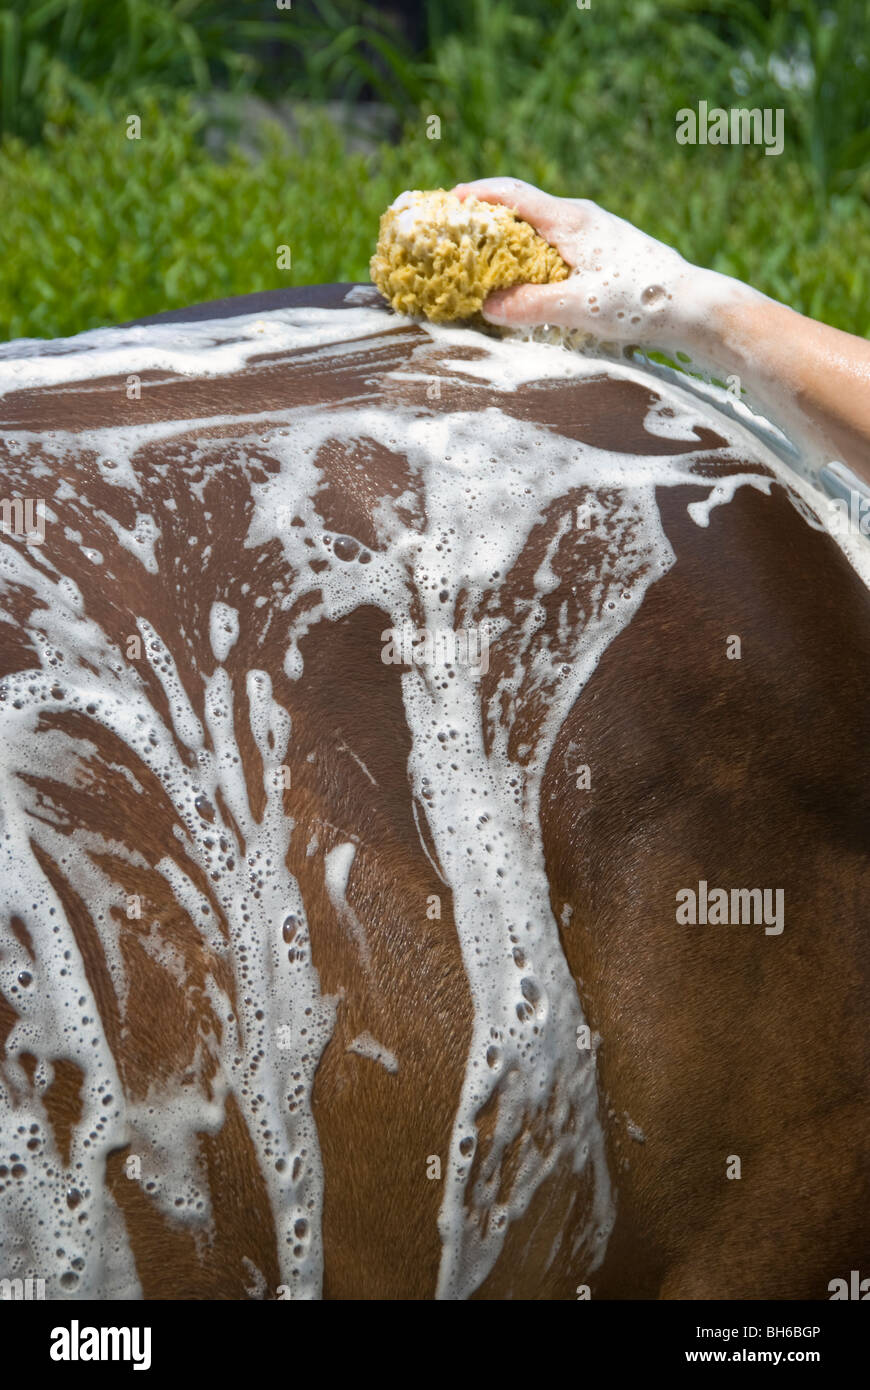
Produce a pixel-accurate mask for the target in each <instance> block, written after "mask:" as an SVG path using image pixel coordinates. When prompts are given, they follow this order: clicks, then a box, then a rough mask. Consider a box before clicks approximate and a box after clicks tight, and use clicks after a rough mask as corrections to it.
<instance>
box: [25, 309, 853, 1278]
mask: <svg viewBox="0 0 870 1390" xmlns="http://www.w3.org/2000/svg"><path fill="white" fill-rule="evenodd" d="M258 313H259V314H261V315H262V317H261V318H260V319H259V320H258V319H257V317H256V316H257V314H258ZM0 385H2V386H3V388H4V390H5V395H4V396H3V404H2V468H3V481H2V484H0V494H2V498H3V499H5V504H4V515H3V521H4V526H3V535H2V545H0V550H2V566H0V580H2V616H3V625H2V627H0V634H2V641H0V659H2V671H0V675H2V704H0V709H2V712H3V721H4V738H3V753H2V758H0V767H2V777H3V791H2V802H3V806H2V816H3V832H2V852H3V866H2V873H3V880H2V884H3V886H2V894H3V902H2V916H0V1118H2V1129H0V1277H2V1278H26V1277H27V1276H28V1275H30V1276H35V1277H45V1278H46V1279H47V1286H48V1287H47V1293H48V1297H50V1298H51V1297H55V1298H58V1297H72V1298H76V1297H86V1296H96V1297H104V1298H114V1297H127V1296H134V1297H135V1296H144V1297H145V1298H170V1299H180V1298H187V1299H189V1298H194V1299H209V1298H218V1299H234V1298H249V1297H254V1298H276V1297H277V1298H283V1297H294V1296H300V1297H306V1296H307V1297H310V1296H317V1295H318V1294H319V1293H321V1292H322V1294H323V1296H324V1297H327V1298H363V1299H397V1298H414V1299H425V1298H431V1297H434V1296H435V1295H436V1293H437V1294H439V1295H440V1296H442V1297H447V1298H459V1297H467V1296H473V1297H480V1298H490V1299H507V1298H531V1299H549V1298H555V1299H573V1298H576V1297H578V1296H579V1297H585V1296H588V1295H590V1294H591V1296H592V1297H593V1298H657V1297H660V1298H672V1299H679V1298H737V1299H751V1298H779V1299H799V1298H816V1299H818V1298H827V1297H829V1292H828V1285H829V1282H830V1281H831V1280H833V1279H835V1278H841V1277H844V1278H846V1279H848V1277H849V1272H850V1270H852V1269H855V1268H862V1267H863V1268H864V1269H865V1270H866V1266H867V1256H868V1243H867V1233H868V1227H867V1210H868V1202H867V1189H866V1176H867V1165H866V1158H867V1145H866V1138H867V1125H866V1112H865V1108H864V1105H863V1090H864V1085H865V1082H866V1076H867V1065H868V1056H867V1043H866V1028H865V1027H864V1017H865V1015H866V1006H867V972H866V964H865V961H866V950H865V949H864V939H863V931H862V928H863V923H864V921H865V918H866V913H867V908H866V904H867V902H868V901H870V867H868V857H867V841H868V826H870V775H868V767H867V756H866V752H867V748H868V746H870V706H868V700H867V698H866V688H867V678H868V671H870V594H868V590H867V588H866V586H865V584H864V582H863V581H862V579H861V578H860V577H859V575H858V573H857V572H856V570H855V568H853V565H852V564H851V563H850V561H849V559H848V558H847V556H846V554H845V553H844V551H843V549H842V548H841V547H840V545H839V544H838V543H837V541H836V539H835V538H833V537H832V536H831V535H830V534H829V533H828V532H827V530H826V529H825V527H824V524H823V510H824V504H823V502H821V501H819V502H818V503H817V504H815V505H814V504H813V501H812V497H811V494H810V491H809V490H808V488H807V487H806V486H805V485H804V484H801V483H800V482H799V480H798V479H797V477H796V476H795V477H794V478H791V477H790V476H789V473H788V469H787V468H785V467H784V466H783V465H780V464H779V463H778V460H777V458H776V457H775V456H774V455H773V454H772V453H771V451H770V448H769V447H768V445H767V444H766V443H764V442H763V441H761V440H756V439H754V437H753V435H752V434H751V433H750V432H749V430H748V429H747V428H746V427H745V426H744V425H742V424H740V423H739V422H737V423H735V422H734V421H733V420H730V419H729V418H727V416H726V415H725V413H724V412H722V411H720V410H718V409H717V407H716V406H715V405H713V404H710V403H709V402H707V401H699V400H698V399H696V398H695V397H694V396H693V394H692V391H691V390H690V389H689V388H688V386H685V387H682V386H680V385H679V384H678V383H677V384H673V383H670V384H668V383H666V382H664V381H657V380H656V379H655V378H653V377H652V376H650V375H648V374H644V372H642V371H640V370H637V369H635V368H633V367H630V366H628V365H626V364H624V363H617V362H606V361H603V360H602V361H599V362H593V361H591V360H588V359H581V358H579V357H577V356H576V355H574V354H571V353H568V352H566V351H565V350H564V349H560V348H558V347H555V346H548V345H545V344H531V345H524V344H522V343H517V342H502V341H500V340H496V339H489V338H487V337H484V336H482V335H480V334H476V333H474V332H472V331H470V330H437V331H430V330H427V329H424V328H423V327H419V326H416V325H412V324H410V323H408V322H407V321H404V320H399V319H396V318H394V317H393V316H391V315H388V314H387V313H386V312H385V311H384V310H383V309H382V308H380V307H379V306H378V305H377V304H375V303H374V302H373V301H372V298H371V296H370V294H368V293H367V292H366V291H361V290H359V289H358V290H356V291H350V293H349V287H348V286H334V287H325V288H322V289H319V290H316V291H307V292H289V293H286V294H275V295H267V296H250V297H248V298H247V299H245V300H239V301H230V302H228V303H225V304H219V305H215V306H203V307H202V309H200V310H199V311H190V312H189V313H187V314H182V315H166V316H163V317H162V319H161V320H159V321H157V322H154V323H152V324H149V325H145V326H141V327H134V328H127V329H121V330H112V331H102V332H100V333H97V334H96V335H86V336H85V337H84V338H82V339H81V340H72V341H70V342H68V343H64V344H52V343H47V344H45V345H30V346H29V347H28V348H22V349H18V350H17V351H16V350H14V349H8V350H7V352H6V355H5V356H4V357H2V358H0ZM16 504H17V505H16ZM28 504H30V505H29V509H28ZM37 504H38V505H37Z"/></svg>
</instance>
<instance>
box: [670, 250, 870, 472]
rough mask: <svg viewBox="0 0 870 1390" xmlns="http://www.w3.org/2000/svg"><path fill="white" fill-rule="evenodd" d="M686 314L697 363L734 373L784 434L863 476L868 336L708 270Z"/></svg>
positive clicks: (868, 468) (868, 453) (867, 447)
mask: <svg viewBox="0 0 870 1390" xmlns="http://www.w3.org/2000/svg"><path fill="white" fill-rule="evenodd" d="M686 319H687V322H686V339H687V342H686V345H687V347H688V349H689V351H690V352H691V353H692V355H693V360H694V361H695V362H696V363H697V364H698V365H700V366H703V367H704V368H705V369H706V370H708V371H709V370H713V371H715V372H716V374H717V375H718V376H720V377H723V378H725V377H728V376H733V375H736V376H737V377H738V378H739V380H740V385H741V386H742V387H743V388H745V389H746V392H747V396H748V397H749V399H750V401H752V400H754V401H756V402H757V404H758V405H759V406H760V407H761V408H762V409H763V410H764V411H765V413H766V414H768V415H769V416H770V417H771V418H772V419H773V420H774V421H775V423H777V424H779V425H781V426H782V428H783V429H784V430H785V431H786V433H788V434H792V435H793V434H794V433H795V432H796V430H797V432H799V433H801V434H802V436H803V441H802V442H809V443H810V445H811V447H813V449H814V452H817V453H818V455H819V457H820V458H821V459H822V461H826V462H830V461H833V460H835V459H839V460H840V461H842V462H843V463H846V464H848V465H849V467H851V468H852V469H853V470H854V471H855V472H856V473H858V474H859V475H860V476H861V477H863V478H865V479H866V480H867V481H868V482H870V343H868V342H867V341H865V340H864V339H863V338H857V337H853V336H852V335H851V334H849V333H842V332H840V330H839V329H836V328H830V327H828V326H827V325H826V324H822V323H817V322H816V321H815V320H814V319H809V318H805V317H804V316H803V315H802V314H799V313H797V312H796V311H795V310H794V309H789V308H788V307H787V306H786V305H785V304H779V303H777V301H776V300H773V299H768V298H767V297H766V296H765V295H763V294H760V293H759V292H758V291H757V290H753V289H750V288H749V286H747V285H743V284H741V283H740V282H739V281H736V280H730V279H729V278H728V277H727V276H723V275H716V274H714V273H713V272H710V271H704V272H701V281H700V282H699V293H698V295H697V296H696V297H695V300H694V303H693V305H692V306H687V310H686ZM795 442H798V441H797V440H796V441H795Z"/></svg>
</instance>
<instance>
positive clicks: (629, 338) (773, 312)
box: [453, 178, 870, 482]
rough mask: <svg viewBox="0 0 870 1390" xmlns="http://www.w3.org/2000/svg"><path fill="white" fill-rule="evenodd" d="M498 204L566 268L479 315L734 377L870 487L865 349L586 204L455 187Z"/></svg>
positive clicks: (493, 182)
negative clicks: (565, 274)
mask: <svg viewBox="0 0 870 1390" xmlns="http://www.w3.org/2000/svg"><path fill="white" fill-rule="evenodd" d="M453 191H454V192H455V193H456V194H458V196H459V197H460V198H461V197H464V196H465V195H467V194H468V193H474V194H475V195H476V196H477V197H478V198H481V199H483V200H485V201H488V202H495V203H503V204H505V205H506V206H508V207H511V208H513V209H514V210H515V211H516V212H517V213H518V214H519V216H520V217H522V218H524V219H525V220H526V221H527V222H530V223H531V224H532V226H533V227H535V228H536V229H537V231H539V232H540V234H541V235H542V236H543V237H544V238H545V239H546V240H547V241H549V242H550V244H551V245H553V246H555V247H556V249H557V250H558V251H559V252H560V253H561V255H562V256H563V257H564V259H565V260H566V261H567V262H568V264H569V265H571V266H573V267H574V268H575V272H576V273H575V274H573V275H572V276H571V277H570V278H569V279H568V280H564V281H562V282H561V283H560V284H552V285H519V286H517V287H515V288H514V289H510V290H501V291H499V292H498V293H497V294H493V295H490V297H489V298H488V299H487V301H486V304H485V306H484V310H483V312H484V315H485V317H486V318H488V319H489V320H490V321H491V322H492V323H496V324H500V325H503V326H506V327H507V326H510V327H522V326H531V325H533V324H542V323H550V324H555V325H557V326H560V327H563V328H573V329H580V330H584V331H586V332H589V333H591V334H593V335H594V336H595V337H596V338H597V339H599V340H600V341H605V342H612V343H616V344H622V345H628V344H636V345H637V346H639V347H645V348H650V349H653V348H658V349H660V350H662V351H665V352H671V353H674V352H678V351H679V352H687V353H689V355H690V356H691V358H692V366H693V367H695V368H698V369H700V370H703V371H705V372H709V373H712V374H714V375H716V376H717V377H719V378H720V379H726V378H727V377H730V376H736V377H738V378H739V382H740V386H741V387H742V388H743V389H745V391H746V393H747V396H748V398H749V400H750V401H751V402H753V403H755V404H757V405H758V406H759V407H760V408H761V409H762V410H763V411H764V412H765V414H767V415H768V416H769V417H770V418H771V419H772V420H773V421H774V422H775V423H776V424H778V425H779V426H780V427H781V428H782V429H783V430H784V431H785V433H786V434H788V435H790V436H791V437H792V438H793V439H795V442H798V439H796V438H795V437H796V436H798V437H799V438H800V440H802V441H803V442H805V443H806V444H807V445H809V447H810V448H811V449H812V452H813V454H814V455H815V456H816V459H817V461H818V463H819V464H820V465H823V464H824V463H826V462H831V461H834V460H839V461H842V462H845V463H846V464H847V465H849V467H851V468H852V469H854V471H855V472H856V473H857V474H859V475H860V476H861V477H862V478H864V479H866V480H867V481H868V482H870V342H867V341H866V340H865V339H863V338H858V337H854V336H853V335H852V334H850V333H843V332H841V331H840V330H839V329H837V328H831V327H829V326H828V325H827V324H823V323H818V322H816V321H815V320H814V319H810V318H806V317H805V316H804V315H803V314H799V313H797V312H796V311H795V310H794V309H790V308H788V306H787V305H785V304H780V303H778V302H777V301H776V300H774V299H768V298H767V296H766V295H763V294H761V292H760V291H758V290H755V289H753V288H752V287H751V286H749V285H745V284H743V283H742V282H741V281H739V280H734V279H731V278H730V277H729V276H727V275H720V274H718V273H717V272H715V271H711V270H705V269H703V268H701V267H699V266H694V265H691V264H690V262H688V261H686V260H684V259H683V257H682V256H680V255H679V254H678V252H676V251H674V250H672V249H671V248H670V247H668V246H664V245H663V244H662V243H661V242H658V241H655V240H654V238H652V237H649V236H647V235H646V234H645V233H643V232H641V231H639V230H638V229H637V228H636V227H633V226H632V225H631V224H630V223H628V222H625V221H623V219H622V218H619V217H615V216H613V214H611V213H608V212H605V211H604V209H603V208H600V207H598V206H597V204H595V203H592V202H589V201H588V200H586V199H583V198H553V197H551V196H550V195H549V194H547V193H544V192H542V191H541V190H540V189H538V188H534V187H533V186H532V185H531V184H527V183H522V182H521V181H520V180H518V179H506V178H499V179H481V180H479V181H477V182H475V183H470V184H459V185H458V186H457V187H456V188H455V189H454V190H453Z"/></svg>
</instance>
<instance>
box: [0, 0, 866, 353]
mask: <svg viewBox="0 0 870 1390" xmlns="http://www.w3.org/2000/svg"><path fill="white" fill-rule="evenodd" d="M420 18H421V22H420V23H419V24H418V25H417V26H416V28H414V26H411V27H409V26H407V25H405V26H404V27H403V26H402V25H401V23H400V22H399V21H398V20H396V19H394V18H391V17H390V16H389V15H385V14H384V13H382V12H381V11H380V10H378V9H376V8H375V7H374V6H369V5H366V4H362V3H359V2H358V0H308V2H306V0H293V4H292V6H291V8H290V9H289V10H278V9H277V6H276V5H275V4H271V3H261V0H241V3H237V4H234V5H228V4H225V3H212V2H211V0H177V3H172V0H163V3H158V0H152V2H151V3H144V2H143V0H47V3H44V4H40V3H39V0H0V41H2V45H3V48H2V55H0V81H2V89H0V119H2V131H3V135H2V141H0V336H3V337H18V336H39V337H42V336H56V335H63V334H70V333H75V332H78V331H81V330H83V329H86V328H90V327H94V326H97V325H100V324H106V323H117V322H121V321H123V320H125V319H130V318H135V317H140V316H143V315H147V314H150V313H157V312H159V311H161V310H163V309H170V308H175V307H179V306H182V305H185V304H191V303H196V302H198V301H202V300H206V299H214V298H218V297H222V296H224V295H232V294H244V293H247V292H249V291H252V290H262V289H272V288H276V287H279V286H286V285H294V284H296V285H298V284H310V283H316V282H322V281H329V280H365V279H367V278H368V260H369V257H370V255H371V252H372V250H373V245H374V240H375V238H376V235H377V224H378V217H379V215H380V213H381V212H382V211H383V209H384V207H385V206H386V205H387V203H389V202H390V201H391V200H392V198H393V197H395V195H396V194H397V193H398V192H400V191H401V190H402V189H403V188H407V187H419V188H426V187H437V186H447V187H449V186H450V185H451V184H452V183H454V182H456V181H458V180H460V179H469V178H477V177H483V176H488V175H493V174H505V173H509V174H513V175H516V176H518V177H521V178H525V179H529V180H530V181H532V182H534V183H537V184H539V185H540V186H542V187H544V188H547V189H548V190H550V191H551V192H553V193H557V194H563V195H570V196H583V197H589V198H593V199H594V200H596V201H597V202H600V203H601V204H602V205H603V206H605V207H607V208H608V209H610V210H611V211H613V212H616V213H618V214H619V215H620V216H622V217H626V218H628V219H629V220H630V221H632V222H634V223H635V224H637V225H638V226H641V227H643V228H644V230H646V231H648V232H650V233H651V234H652V235H654V236H657V237H659V238H661V239H662V240H664V241H666V242H668V243H669V244H671V245H673V246H676V247H677V249H678V250H679V251H681V252H682V254H683V255H685V256H687V257H688V258H689V259H691V260H693V261H696V262H698V263H700V264H703V265H708V266H712V267H713V268H714V269H717V270H721V271H724V272H726V273H728V274H732V275H737V276H739V277H740V278H741V279H744V280H747V281H750V282H751V283H753V284H755V285H757V286H758V287H759V288H760V289H762V290H764V291H765V292H766V293H768V294H771V295H773V296H774V297H776V298H777V299H781V300H784V301H785V302H787V303H789V304H792V305H793V306H794V307H795V308H797V309H800V310H801V311H803V312H804V313H808V314H811V315H813V316H814V317H817V318H821V319H824V320H825V321H827V322H829V323H833V324H836V325H837V326H838V327H841V328H845V329H848V330H850V331H851V332H854V333H859V334H862V335H865V336H870V0H838V3H830V4H828V5H827V7H826V8H824V9H821V8H820V7H819V6H818V5H816V4H812V3H809V0H806V2H804V0H800V2H799V3H795V2H794V0H758V3H749V0H719V3H700V0H660V2H659V3H653V0H609V2H608V0H591V6H590V8H589V9H588V10H581V9H578V8H577V5H576V3H574V0H533V2H532V0H529V2H528V3H526V2H525V0H516V2H515V3H509V0H465V2H464V3H459V0H440V3H433V4H431V5H427V6H424V7H423V8H422V10H421V17H420ZM224 90H227V91H234V92H236V93H248V94H252V95H256V96H259V97H262V98H264V99H265V100H267V101H282V100H285V99H287V98H292V99H294V100H295V101H297V102H303V103H306V110H307V111H309V113H310V114H309V115H308V116H307V117H306V118H305V120H304V121H303V124H302V126H301V128H300V129H298V130H297V132H296V133H295V134H294V135H293V136H292V137H291V136H290V135H288V134H287V132H286V131H285V130H283V129H282V128H281V127H279V126H278V125H272V126H269V125H264V126H262V127H260V128H259V131H258V134H257V139H256V147H255V149H253V150H252V149H251V148H250V140H248V142H247V144H246V145H245V146H244V148H243V146H242V145H241V144H239V145H235V146H234V145H232V144H231V145H230V146H229V147H228V148H225V149H224V150H223V152H222V153H221V154H220V156H216V155H215V154H213V153H210V152H209V149H208V148H207V146H206V143H205V139H204V135H205V131H206V128H207V123H208V122H207V117H206V115H205V114H204V112H203V109H202V99H203V98H204V97H206V96H207V95H208V94H213V93H214V92H216V91H224ZM338 98H341V99H347V100H366V99H368V98H375V99H377V100H378V101H380V102H382V103H386V104H388V105H389V106H390V107H392V108H393V109H394V112H395V128H396V131H397V136H396V138H395V139H393V140H389V141H387V140H382V141H381V142H380V143H378V144H377V145H375V146H373V147H372V148H371V149H370V150H369V151H367V152H366V153H365V154H359V153H352V152H350V151H349V150H348V148H347V142H346V141H345V139H344V138H343V137H342V135H341V134H340V132H339V131H338V130H337V128H336V127H335V126H334V125H332V124H331V123H330V121H329V120H328V119H327V117H326V116H325V115H324V114H322V113H318V103H321V102H323V101H325V100H334V99H338ZM701 100H704V101H707V102H708V103H709V105H710V106H714V105H721V106H725V107H731V106H760V107H766V106H770V107H774V108H775V107H782V108H783V109H784V111H785V149H784V152H783V153H782V155H780V156H777V157H771V156H767V155H765V153H764V149H763V147H752V146H750V147H737V148H731V147H724V146H719V147H714V146H706V147H702V146H696V147H689V146H679V145H677V144H676V140H675V115H676V112H677V111H678V110H679V109H680V108H682V107H685V106H689V107H695V108H696V107H697V104H698V102H699V101H701ZM131 114H136V115H138V116H139V117H140V118H141V138H140V139H138V140H130V139H128V138H127V118H128V117H129V116H130V115H131ZM432 115H437V116H438V117H439V119H440V122H441V131H440V137H441V138H440V139H437V140H434V139H429V138H428V137H427V118H428V117H430V116H432ZM282 245H289V246H290V247H291V252H292V264H291V267H290V268H289V269H279V267H278V264H277V259H278V254H277V251H278V247H279V246H282Z"/></svg>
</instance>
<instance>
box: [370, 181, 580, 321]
mask: <svg viewBox="0 0 870 1390" xmlns="http://www.w3.org/2000/svg"><path fill="white" fill-rule="evenodd" d="M370 270H371V277H372V280H373V281H374V283H375V284H376V285H377V287H378V289H379V290H380V292H381V294H383V295H384V296H385V297H386V298H387V299H388V300H389V301H390V303H391V304H392V306H393V308H394V309H395V310H396V311H397V312H398V313H400V314H410V315H412V316H416V317H419V316H420V315H425V316H426V318H428V319H431V320H432V321H433V322H434V323H445V322H447V321H448V320H450V319H467V318H471V317H472V316H473V315H475V314H477V313H478V312H479V310H480V306H481V304H482V303H483V301H484V300H485V299H486V297H487V295H488V294H490V293H491V292H492V291H493V290H501V289H509V288H510V286H511V285H519V284H531V285H543V284H546V283H547V282H548V281H555V280H564V279H565V278H566V277H567V276H568V275H569V274H570V273H571V271H570V267H569V266H568V265H566V264H565V262H564V261H563V260H562V257H561V256H560V255H559V253H558V251H556V250H555V249H554V248H553V247H552V246H550V245H549V244H548V243H547V242H546V241H544V239H543V237H541V236H539V235H538V233H537V232H536V231H535V230H534V229H533V228H532V227H530V226H529V224H528V222H523V221H522V219H521V218H519V217H517V215H516V213H514V212H511V211H510V209H509V208H506V207H503V206H502V205H501V204H500V203H485V202H482V201H481V200H480V199H479V198H474V197H468V198H465V199H464V200H460V199H459V198H457V197H456V195H455V194H454V193H447V192H445V190H444V189H443V188H437V189H434V190H432V191H430V192H421V191H420V190H419V189H414V190H412V191H411V192H408V193H402V194H401V195H400V196H399V197H398V198H397V199H396V201H395V202H394V203H393V204H391V206H390V207H388V208H387V210H386V212H385V213H384V214H383V216H382V217H381V228H380V235H379V237H378V245H377V250H376V251H375V254H374V255H373V256H372V259H371V264H370Z"/></svg>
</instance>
